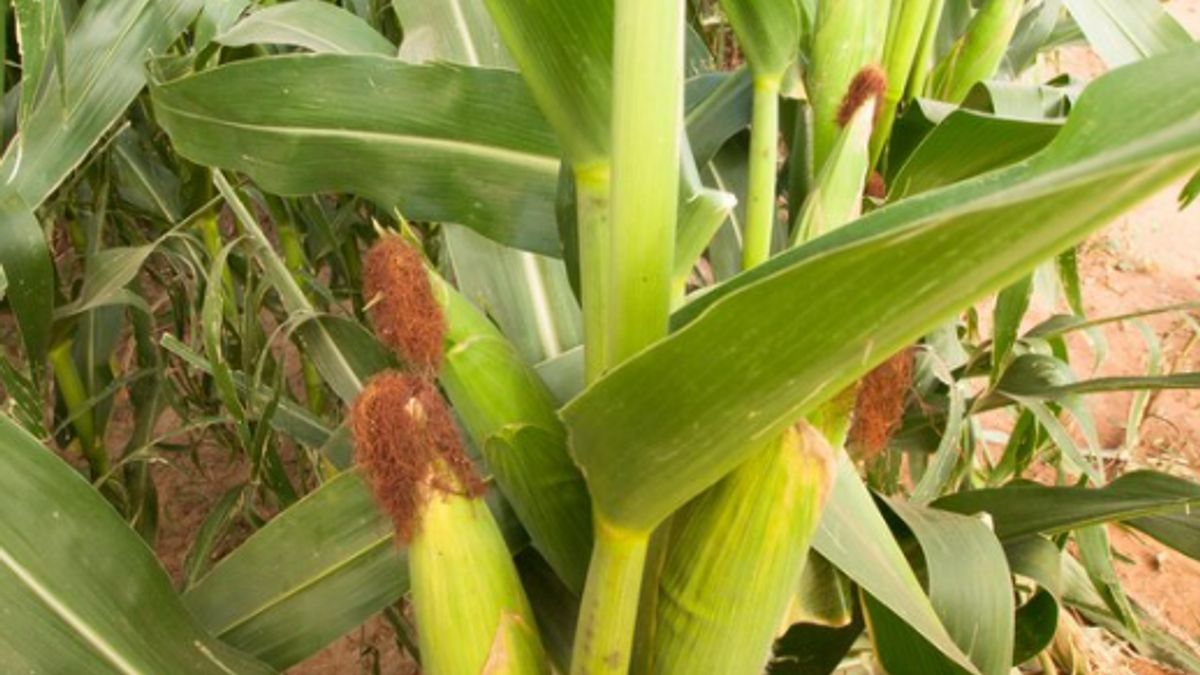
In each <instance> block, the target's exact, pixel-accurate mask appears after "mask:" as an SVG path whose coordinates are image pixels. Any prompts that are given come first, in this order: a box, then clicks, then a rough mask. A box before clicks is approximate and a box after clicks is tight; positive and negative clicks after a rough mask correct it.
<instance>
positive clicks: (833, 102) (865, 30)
mask: <svg viewBox="0 0 1200 675" xmlns="http://www.w3.org/2000/svg"><path fill="white" fill-rule="evenodd" d="M897 1H899V0H897ZM890 7H891V2H890V0H838V1H837V2H822V3H820V5H819V6H818V10H817V22H816V34H815V35H814V37H813V48H812V63H811V67H810V68H809V71H808V95H809V100H810V101H811V103H812V115H813V125H812V137H811V139H810V142H811V144H812V175H814V176H818V175H820V173H821V169H822V167H824V166H825V162H826V161H827V160H828V159H829V157H830V155H831V154H832V153H833V147H834V145H835V144H836V143H837V137H838V134H839V126H838V123H837V120H838V109H839V108H840V106H841V104H842V98H843V96H845V94H846V90H847V89H848V88H849V86H850V82H851V81H852V80H853V79H854V76H855V75H856V74H858V72H859V71H861V70H862V69H863V67H865V66H868V65H877V64H878V63H879V62H880V59H881V58H882V55H883V46H884V41H885V39H886V37H887V27H888V17H889V16H890Z"/></svg>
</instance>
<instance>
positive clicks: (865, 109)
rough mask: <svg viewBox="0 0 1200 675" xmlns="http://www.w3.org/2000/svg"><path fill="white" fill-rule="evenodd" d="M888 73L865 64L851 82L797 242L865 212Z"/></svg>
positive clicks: (804, 211)
mask: <svg viewBox="0 0 1200 675" xmlns="http://www.w3.org/2000/svg"><path fill="white" fill-rule="evenodd" d="M885 89H887V77H886V76H885V75H884V73H883V71H882V70H880V69H878V68H876V67H874V66H867V67H866V68H863V69H862V70H861V71H859V73H858V74H857V75H856V76H855V77H854V80H853V81H851V83H850V87H849V90H848V92H847V93H846V95H845V96H844V97H843V100H842V105H841V106H840V108H839V111H838V120H837V122H838V125H839V127H840V133H839V134H838V137H837V141H836V143H834V146H833V149H832V152H831V153H830V155H829V159H828V160H827V161H826V162H825V165H824V166H823V167H821V171H820V173H819V174H818V175H817V179H816V181H815V182H814V185H813V186H812V188H811V189H810V191H809V193H808V197H807V198H806V199H805V202H804V207H803V208H802V209H801V211H800V216H799V218H798V219H797V222H796V224H795V226H794V227H793V229H792V245H793V246H797V245H799V244H802V243H804V242H806V241H808V240H810V239H815V238H816V237H819V236H821V235H822V234H825V233H826V232H829V231H831V230H833V229H834V228H836V227H840V226H842V225H844V224H846V223H848V222H850V221H851V220H854V219H855V218H857V217H858V216H859V214H860V213H861V212H862V199H863V188H864V186H865V185H866V181H867V174H868V173H869V172H870V170H871V153H870V141H871V130H872V129H873V128H874V123H875V119H876V114H877V112H878V111H879V109H880V108H879V101H880V100H881V98H882V96H883V94H884V91H885Z"/></svg>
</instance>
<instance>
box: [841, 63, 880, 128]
mask: <svg viewBox="0 0 1200 675" xmlns="http://www.w3.org/2000/svg"><path fill="white" fill-rule="evenodd" d="M886 92H887V74H886V73H884V72H883V69H882V68H880V67H879V66H874V65H868V66H865V67H864V68H863V69H862V70H860V71H858V74H857V75H855V76H854V79H853V80H851V81H850V87H849V88H848V89H847V90H846V95H845V96H844V97H843V98H842V103H841V105H840V106H839V107H838V113H837V124H838V126H839V127H843V128H844V127H845V126H846V125H847V124H849V123H850V118H851V117H854V113H856V112H858V109H859V108H861V107H862V106H863V104H864V103H866V102H867V101H869V100H871V99H875V110H876V113H877V114H878V111H879V110H881V109H882V108H883V95H884V93H886Z"/></svg>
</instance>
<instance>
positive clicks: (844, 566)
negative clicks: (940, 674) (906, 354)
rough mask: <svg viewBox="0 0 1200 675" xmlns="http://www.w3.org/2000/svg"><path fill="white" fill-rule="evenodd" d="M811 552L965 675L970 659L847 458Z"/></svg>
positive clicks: (843, 462) (839, 466) (838, 473)
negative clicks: (947, 627) (922, 585)
mask: <svg viewBox="0 0 1200 675" xmlns="http://www.w3.org/2000/svg"><path fill="white" fill-rule="evenodd" d="M813 548H814V549H815V550H816V551H817V552H819V553H820V554H821V555H822V556H824V557H825V558H826V559H827V560H829V562H831V563H833V565H834V566H836V567H837V568H838V569H840V570H841V571H842V572H845V574H846V576H848V577H850V578H851V579H853V580H854V581H855V582H856V583H857V584H858V585H859V586H861V587H862V589H863V591H865V592H866V593H867V594H868V595H869V596H870V597H871V598H873V599H874V601H875V602H876V604H877V605H878V606H880V607H883V608H886V609H885V611H887V612H888V613H890V614H891V615H892V616H895V617H898V619H899V620H900V621H902V622H903V623H904V624H906V625H907V626H911V630H912V632H913V633H915V634H916V635H917V636H919V638H920V639H921V640H924V641H925V642H927V643H928V644H930V645H932V646H934V647H935V648H936V649H937V650H938V651H940V652H941V653H942V654H945V655H946V656H947V657H949V658H950V659H951V660H952V661H953V662H955V663H957V664H958V665H959V666H960V667H962V668H963V669H965V670H967V671H972V670H974V666H972V664H971V661H970V659H968V658H967V656H966V655H965V654H964V653H963V650H962V649H960V648H959V647H958V645H957V644H956V643H955V642H954V639H953V638H951V637H950V634H949V633H948V632H947V631H946V628H945V626H943V624H942V620H941V618H939V616H938V614H937V612H936V611H935V610H934V607H933V604H932V603H931V602H930V600H929V597H928V596H926V595H925V591H924V590H922V588H921V583H920V582H919V581H917V577H916V574H914V573H913V570H912V567H910V566H909V564H908V560H907V559H906V558H905V557H904V552H903V551H902V550H901V549H900V544H899V543H897V542H896V539H895V537H894V536H893V535H892V532H891V530H890V529H889V528H888V525H887V522H886V521H884V519H883V515H882V514H881V513H880V512H879V509H878V508H877V507H876V506H875V502H874V500H873V499H872V498H871V493H870V492H869V491H868V490H867V488H866V486H865V485H863V483H862V479H860V478H859V477H858V473H857V472H856V470H855V468H854V464H853V463H852V462H851V461H850V459H849V458H848V457H846V456H843V457H842V459H841V461H840V462H839V463H838V472H837V480H836V482H835V483H834V487H833V493H832V494H831V495H830V498H829V503H828V504H827V505H826V506H825V513H824V515H823V516H822V519H821V525H820V528H819V529H818V530H817V535H816V538H815V539H814V540H813Z"/></svg>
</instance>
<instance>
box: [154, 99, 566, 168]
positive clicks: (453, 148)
mask: <svg viewBox="0 0 1200 675" xmlns="http://www.w3.org/2000/svg"><path fill="white" fill-rule="evenodd" d="M156 105H157V107H159V108H161V109H163V110H167V111H169V112H170V113H172V114H174V115H178V116H180V117H186V118H189V119H193V120H196V121H199V122H202V123H207V124H212V125H215V126H224V127H229V128H233V129H240V130H243V131H249V132H256V133H274V134H279V135H283V136H300V137H305V136H315V137H326V138H344V139H347V140H359V141H379V142H383V143H388V144H391V145H400V146H412V147H414V148H425V149H437V150H443V151H447V152H451V153H457V154H461V155H468V156H470V155H474V156H478V157H481V158H488V159H493V160H499V161H501V162H503V163H507V164H513V165H517V166H523V167H526V168H528V169H530V170H533V171H536V172H539V173H544V174H546V175H547V176H551V177H554V178H555V179H557V177H558V165H559V159H558V157H551V156H549V155H539V154H535V153H532V152H524V151H521V150H514V149H510V148H502V147H499V146H494V145H485V144H482V143H470V142H466V141H459V140H454V139H448V138H431V137H428V136H418V135H415V134H406V133H387V132H381V131H367V130H363V129H334V128H321V127H307V126H281V125H276V124H251V123H248V122H235V121H233V120H230V119H225V118H220V117H213V116H211V115H203V114H200V113H196V112H191V111H188V110H184V109H182V108H178V107H176V106H173V105H170V104H168V103H166V102H165V101H163V100H162V99H159V100H158V101H157V102H156Z"/></svg>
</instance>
